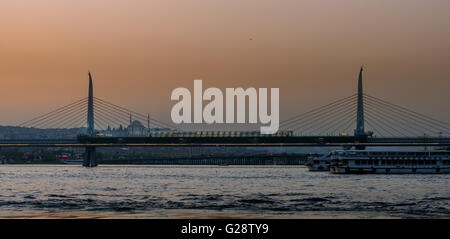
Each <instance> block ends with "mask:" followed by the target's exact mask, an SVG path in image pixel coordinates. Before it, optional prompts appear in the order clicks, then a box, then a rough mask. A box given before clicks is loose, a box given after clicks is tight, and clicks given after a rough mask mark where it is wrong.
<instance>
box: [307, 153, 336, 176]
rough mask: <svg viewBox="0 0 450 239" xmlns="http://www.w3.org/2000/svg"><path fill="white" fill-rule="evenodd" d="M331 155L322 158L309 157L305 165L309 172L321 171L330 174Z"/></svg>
mask: <svg viewBox="0 0 450 239" xmlns="http://www.w3.org/2000/svg"><path fill="white" fill-rule="evenodd" d="M331 155H332V153H329V154H325V155H321V156H312V155H308V156H307V161H306V163H305V165H306V166H307V167H308V169H309V171H312V172H321V171H326V172H329V171H330V163H331Z"/></svg>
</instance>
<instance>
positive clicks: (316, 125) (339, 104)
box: [0, 67, 450, 166]
mask: <svg viewBox="0 0 450 239" xmlns="http://www.w3.org/2000/svg"><path fill="white" fill-rule="evenodd" d="M362 75H363V68H362V67H361V70H360V72H359V78H358V92H357V93H356V94H354V95H351V96H348V97H345V98H342V99H339V100H336V101H334V102H332V103H330V104H327V105H324V106H320V107H318V108H315V109H312V110H310V111H307V112H304V113H300V114H297V115H295V116H293V117H291V118H289V119H287V120H284V121H282V122H280V131H279V132H278V133H276V134H273V135H262V134H260V133H259V132H258V131H186V130H182V129H179V128H178V127H176V126H174V125H172V124H170V123H166V122H163V121H160V120H157V119H155V118H153V117H150V115H149V114H141V113H138V112H136V111H133V110H130V109H127V108H125V107H122V106H119V105H117V104H114V103H111V102H108V101H106V100H103V99H100V98H97V97H94V90H93V79H92V75H91V74H90V73H89V94H88V97H86V98H83V99H80V100H78V101H75V102H73V103H71V104H69V105H66V106H63V107H60V108H58V109H55V110H53V111H51V112H49V113H46V114H43V115H41V116H38V117H36V118H33V119H31V120H28V121H25V122H23V123H21V124H20V125H19V126H20V127H26V128H33V129H60V128H79V130H80V133H82V135H80V136H79V137H78V138H77V139H15V140H0V147H85V148H86V154H85V155H86V156H85V162H84V165H85V166H95V165H97V163H96V160H95V152H96V147H124V146H126V147H154V146H175V147H180V146H182V147H186V146H187V147H197V146H198V147H207V146H213V147H216V146H252V147H253V146H258V147H261V146H262V147H267V146H294V147H301V146H326V147H332V146H333V147H335V146H342V147H347V148H350V147H356V148H360V149H362V148H364V147H366V146H450V124H449V123H447V122H444V121H441V120H438V119H434V118H432V117H429V116H427V115H425V114H421V113H418V112H415V111H413V110H411V109H407V108H405V107H402V106H399V105H396V104H393V103H390V102H388V101H386V100H383V99H380V98H378V97H375V96H371V95H368V94H365V93H364V92H363V85H362V83H363V81H362ZM348 131H353V132H348Z"/></svg>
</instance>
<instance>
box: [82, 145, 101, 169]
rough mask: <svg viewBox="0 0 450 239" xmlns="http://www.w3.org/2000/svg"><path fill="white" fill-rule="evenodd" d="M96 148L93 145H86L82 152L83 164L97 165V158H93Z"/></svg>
mask: <svg viewBox="0 0 450 239" xmlns="http://www.w3.org/2000/svg"><path fill="white" fill-rule="evenodd" d="M95 153H96V148H95V147H93V146H87V147H86V152H85V153H84V160H83V166H85V167H95V166H97V165H98V164H97V159H96V158H95Z"/></svg>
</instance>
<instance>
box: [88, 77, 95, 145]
mask: <svg viewBox="0 0 450 239" xmlns="http://www.w3.org/2000/svg"><path fill="white" fill-rule="evenodd" d="M87 134H88V136H90V137H94V136H95V128H94V88H93V87H92V76H91V72H89V96H88V113H87Z"/></svg>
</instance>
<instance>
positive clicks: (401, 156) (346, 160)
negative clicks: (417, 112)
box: [330, 150, 450, 174]
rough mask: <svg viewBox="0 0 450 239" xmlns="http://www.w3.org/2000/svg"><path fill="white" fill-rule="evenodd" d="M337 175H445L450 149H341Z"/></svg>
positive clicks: (336, 162) (334, 161)
mask: <svg viewBox="0 0 450 239" xmlns="http://www.w3.org/2000/svg"><path fill="white" fill-rule="evenodd" d="M331 158H332V159H331V170H330V171H331V173H336V174H367V173H381V174H441V173H450V151H448V150H429V151H405V150H390V151H385V150H383V151H381V150H339V151H335V152H334V153H333V155H332V157H331Z"/></svg>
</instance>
